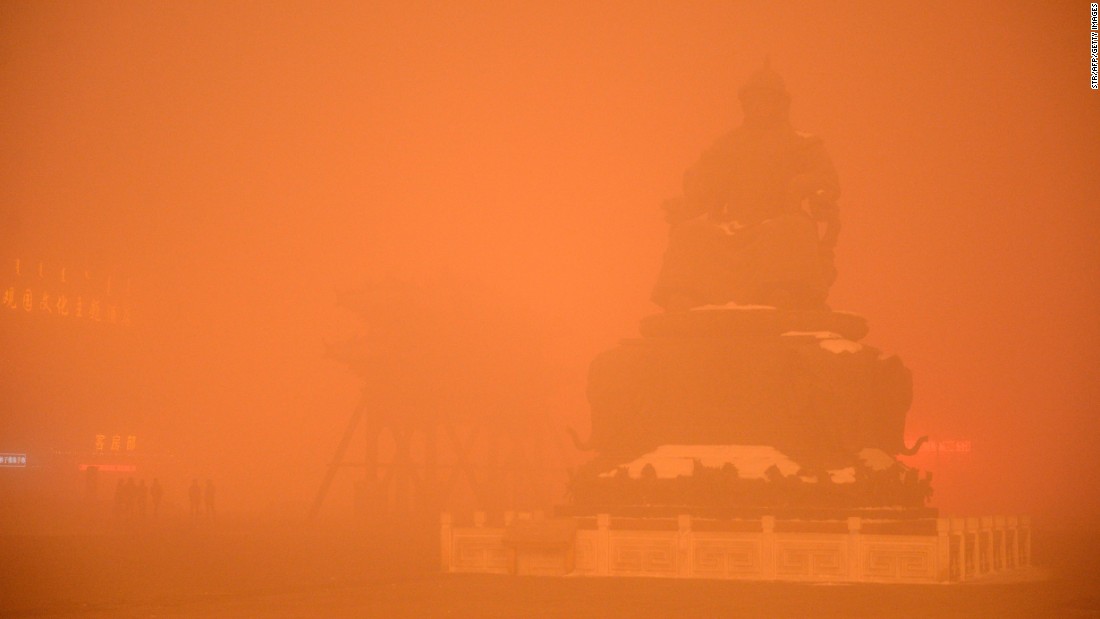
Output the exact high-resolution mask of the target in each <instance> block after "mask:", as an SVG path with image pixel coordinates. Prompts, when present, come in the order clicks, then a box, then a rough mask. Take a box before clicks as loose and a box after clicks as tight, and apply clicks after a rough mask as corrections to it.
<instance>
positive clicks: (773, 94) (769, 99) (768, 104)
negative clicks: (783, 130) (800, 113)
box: [737, 59, 791, 127]
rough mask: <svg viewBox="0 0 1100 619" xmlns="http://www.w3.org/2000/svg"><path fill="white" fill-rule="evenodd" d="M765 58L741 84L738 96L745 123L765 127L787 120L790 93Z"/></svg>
mask: <svg viewBox="0 0 1100 619" xmlns="http://www.w3.org/2000/svg"><path fill="white" fill-rule="evenodd" d="M769 64H770V63H769V62H768V60H767V59H765V60H764V66H763V67H761V68H760V69H759V70H757V71H756V73H753V74H752V76H751V77H749V80H748V81H747V82H745V83H744V85H742V86H741V89H740V90H739V91H738V93H737V95H738V98H739V99H741V109H742V110H743V111H744V113H745V125H748V126H759V127H767V126H773V125H777V124H781V123H785V122H787V119H788V115H789V112H790V107H791V95H790V93H788V92H787V85H786V84H785V83H784V82H783V78H782V77H780V75H779V74H778V73H776V72H775V71H773V70H772V68H771V66H769Z"/></svg>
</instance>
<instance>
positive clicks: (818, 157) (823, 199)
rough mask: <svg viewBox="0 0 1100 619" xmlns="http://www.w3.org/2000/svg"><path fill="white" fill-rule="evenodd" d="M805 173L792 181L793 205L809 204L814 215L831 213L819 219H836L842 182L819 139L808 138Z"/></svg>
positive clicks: (805, 152)
mask: <svg viewBox="0 0 1100 619" xmlns="http://www.w3.org/2000/svg"><path fill="white" fill-rule="evenodd" d="M803 139H805V140H806V143H805V145H804V149H805V150H804V157H803V165H802V171H801V172H800V173H799V174H798V175H796V176H795V177H794V178H793V179H791V184H790V187H789V194H790V198H791V199H792V201H794V202H795V203H796V204H802V203H803V202H804V201H807V200H808V201H809V203H810V208H811V210H812V211H829V212H828V213H822V214H821V215H820V216H818V214H817V213H816V212H815V216H817V217H818V218H819V219H825V218H828V217H835V216H836V212H835V211H836V200H837V198H839V197H840V180H839V178H838V177H837V173H836V167H835V166H834V165H833V160H832V158H831V157H829V153H828V151H826V150H825V145H824V144H823V143H822V141H821V139H820V138H817V137H813V136H806V137H804V138H803Z"/></svg>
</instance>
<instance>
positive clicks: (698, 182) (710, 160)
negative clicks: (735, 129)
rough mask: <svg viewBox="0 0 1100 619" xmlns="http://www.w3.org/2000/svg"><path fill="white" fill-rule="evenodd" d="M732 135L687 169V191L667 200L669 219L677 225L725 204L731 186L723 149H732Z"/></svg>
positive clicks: (716, 209) (711, 148)
mask: <svg viewBox="0 0 1100 619" xmlns="http://www.w3.org/2000/svg"><path fill="white" fill-rule="evenodd" d="M729 140H730V136H728V135H727V136H724V137H723V138H721V139H719V140H718V142H717V143H715V144H714V145H713V146H711V147H710V148H708V149H707V150H706V151H705V152H703V155H702V156H701V157H700V158H699V161H697V162H696V163H695V165H693V166H691V167H690V168H688V169H687V171H686V172H684V184H683V188H684V193H683V196H682V197H680V198H676V199H672V200H668V201H666V202H665V205H664V209H665V219H666V220H667V221H668V222H669V223H670V224H677V223H680V222H682V221H687V220H688V219H693V218H695V217H698V216H700V215H703V214H705V213H712V212H718V211H720V210H721V209H722V207H723V206H724V202H725V198H726V192H727V187H725V184H724V182H723V181H724V178H725V174H724V172H726V171H725V170H724V169H723V165H722V163H723V157H722V151H723V150H724V149H725V148H728V146H727V145H726V143H727V142H728V141H729Z"/></svg>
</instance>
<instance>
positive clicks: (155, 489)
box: [149, 477, 164, 519]
mask: <svg viewBox="0 0 1100 619" xmlns="http://www.w3.org/2000/svg"><path fill="white" fill-rule="evenodd" d="M163 495H164V489H163V488H161V487H160V481H159V480H158V479H157V478H155V477H154V478H153V485H152V486H150V487H149V497H150V498H152V499H153V518H154V519H156V517H157V514H158V513H160V499H161V497H162V496H163Z"/></svg>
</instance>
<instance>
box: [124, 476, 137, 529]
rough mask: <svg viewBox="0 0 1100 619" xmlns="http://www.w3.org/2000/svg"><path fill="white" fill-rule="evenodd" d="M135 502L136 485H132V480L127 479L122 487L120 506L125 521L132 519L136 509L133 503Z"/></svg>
mask: <svg viewBox="0 0 1100 619" xmlns="http://www.w3.org/2000/svg"><path fill="white" fill-rule="evenodd" d="M136 502H137V484H135V483H134V478H133V477H129V478H127V479H126V485H124V486H123V487H122V505H123V512H124V513H125V514H126V519H127V520H133V519H134V512H135V510H136V509H137V506H136V505H135V503H136Z"/></svg>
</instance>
